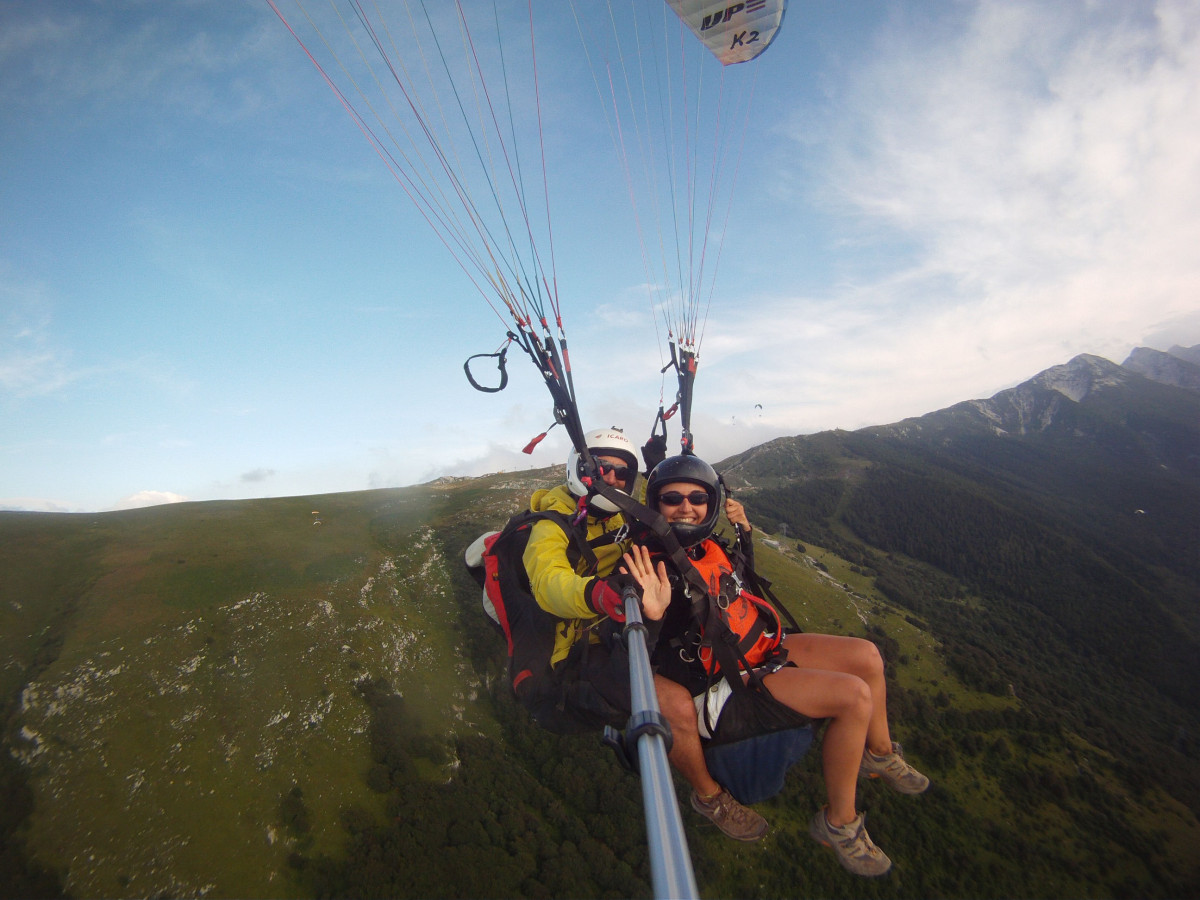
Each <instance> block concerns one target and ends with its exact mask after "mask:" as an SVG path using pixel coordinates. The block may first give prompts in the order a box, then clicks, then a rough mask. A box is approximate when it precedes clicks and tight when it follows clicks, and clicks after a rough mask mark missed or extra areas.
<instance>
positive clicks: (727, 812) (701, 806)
mask: <svg viewBox="0 0 1200 900" xmlns="http://www.w3.org/2000/svg"><path fill="white" fill-rule="evenodd" d="M692 809H694V810H695V811H696V812H698V813H700V815H702V816H704V817H705V818H706V819H709V820H711V821H712V823H713V824H714V825H716V826H717V827H718V828H720V829H721V830H722V831H723V832H725V834H727V835H728V836H729V837H731V838H733V839H734V840H735V841H757V840H758V839H759V838H761V837H762V836H763V835H764V834H766V833H767V820H766V819H764V818H763V817H762V816H760V815H759V814H758V813H756V812H755V811H754V810H752V809H750V808H749V807H748V806H742V804H740V803H738V802H737V801H736V800H734V799H733V795H732V794H730V793H729V791H727V790H725V788H721V792H720V793H719V794H717V795H716V796H715V797H713V798H711V799H709V800H702V799H701V798H700V795H699V794H698V793H696V792H695V791H694V790H693V791H692Z"/></svg>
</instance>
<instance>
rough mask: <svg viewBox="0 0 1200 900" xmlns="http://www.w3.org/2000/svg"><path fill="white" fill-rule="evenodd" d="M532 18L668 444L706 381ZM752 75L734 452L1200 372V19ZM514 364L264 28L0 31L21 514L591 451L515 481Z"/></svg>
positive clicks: (385, 477) (588, 236) (724, 325)
mask: <svg viewBox="0 0 1200 900" xmlns="http://www.w3.org/2000/svg"><path fill="white" fill-rule="evenodd" d="M477 5H478V4H476V3H469V4H467V6H468V11H469V12H471V13H472V14H473V12H474V8H475V7H476V6H477ZM533 6H534V7H535V8H534V14H535V19H536V20H537V22H538V45H537V54H538V57H537V61H538V68H539V74H540V90H541V92H542V96H541V100H542V102H543V104H544V118H543V127H542V138H543V139H544V145H545V147H546V158H547V175H548V186H547V192H548V195H549V203H550V209H551V217H552V221H553V233H554V244H555V260H556V261H555V271H556V276H557V282H558V286H559V296H560V299H561V304H562V310H563V316H564V324H565V327H566V332H567V334H568V336H569V338H570V342H571V348H572V359H573V361H574V364H575V377H576V383H577V387H578V390H579V395H580V404H581V409H582V415H583V419H584V422H585V425H610V424H617V425H622V426H624V427H625V428H626V429H627V430H628V431H629V432H630V433H631V434H632V435H633V436H634V437H635V438H636V439H637V440H638V441H639V442H640V441H641V440H642V439H643V438H644V436H645V434H646V433H647V432H648V431H649V427H650V424H651V421H652V419H653V416H654V411H655V410H656V409H657V407H658V403H659V397H660V392H661V391H663V390H664V389H665V390H666V392H667V394H668V398H667V400H668V403H669V402H670V397H669V394H670V393H672V392H673V387H672V385H670V384H667V385H666V386H665V388H664V386H663V382H662V379H661V377H660V375H659V368H660V367H661V364H662V356H661V354H662V353H663V352H664V350H663V346H662V338H661V333H659V332H658V331H656V328H655V325H654V319H655V316H654V311H653V310H652V308H651V306H652V301H651V300H650V299H648V292H647V289H646V284H647V281H648V278H649V276H648V275H647V272H646V269H645V267H644V266H643V263H642V251H641V249H640V245H639V242H638V239H637V233H638V230H639V226H638V224H637V223H638V220H637V219H636V218H635V217H634V213H633V208H632V207H633V204H632V203H631V202H630V192H629V190H628V189H627V186H626V183H625V179H624V177H623V169H622V165H621V163H620V162H619V160H618V158H617V154H616V151H615V149H614V147H613V144H612V141H611V140H610V139H609V130H608V125H607V124H606V123H605V113H604V112H603V110H602V108H601V101H600V100H599V99H598V97H597V89H596V86H595V85H594V84H593V83H592V81H591V79H590V77H587V73H586V71H584V70H583V69H582V68H581V54H580V50H579V47H580V38H579V35H578V33H577V31H576V26H575V24H574V23H573V22H572V21H571V19H570V8H569V6H568V4H566V3H560V2H557V0H556V2H553V3H551V2H547V0H535V2H534V4H533ZM311 7H312V9H313V10H314V12H316V11H318V10H321V9H324V7H320V6H319V5H318V4H316V3H313V4H311ZM501 7H502V9H501V12H502V15H503V16H504V17H505V20H506V21H508V20H511V19H513V17H514V16H519V15H524V16H527V15H528V10H527V8H526V7H525V6H524V5H523V4H522V3H515V4H513V3H509V2H503V3H501ZM280 8H281V10H283V12H284V14H285V16H286V17H287V18H288V20H289V21H291V22H293V24H296V22H297V20H299V21H300V22H302V21H303V18H302V16H301V14H300V13H299V11H298V10H297V8H296V6H295V5H293V4H292V2H291V0H288V2H286V3H284V2H281V3H280ZM388 8H389V9H391V10H393V11H394V12H395V13H396V17H397V18H399V17H400V16H401V15H402V6H401V5H400V4H393V5H391V6H389V7H388ZM488 8H489V9H490V4H489V6H488ZM446 9H447V7H445V6H443V11H445V10H446ZM322 14H323V13H322ZM390 16H391V13H389V17H390ZM298 30H299V29H298ZM310 36H311V33H310ZM484 52H485V53H486V50H485V51H484ZM506 52H512V53H514V54H515V53H517V47H516V46H515V45H514V46H513V47H510V48H507V50H506ZM750 66H757V67H758V71H757V72H756V73H755V81H754V84H755V87H754V90H755V97H754V104H753V108H752V112H751V115H750V116H749V118H748V119H747V120H746V122H745V127H744V137H743V131H742V130H738V131H736V132H734V133H735V134H736V136H737V137H738V140H739V141H740V140H743V139H744V145H742V146H743V149H742V153H741V157H740V159H741V162H740V163H739V165H738V174H737V181H736V185H737V196H736V199H735V201H734V202H733V203H731V204H730V206H729V211H728V217H727V218H725V217H724V215H722V216H720V217H719V224H718V225H717V226H715V228H714V233H716V234H719V233H723V235H724V241H723V244H722V249H721V256H720V266H719V268H718V269H717V275H716V281H715V287H714V289H713V292H712V300H711V306H710V308H709V310H708V316H707V321H706V324H705V327H704V331H703V341H702V344H701V348H700V358H701V368H700V373H699V377H698V380H697V387H696V391H697V394H696V407H695V421H694V430H695V432H696V442H697V450H698V451H699V452H700V453H701V455H704V456H706V457H708V458H710V459H713V460H719V459H721V458H723V457H724V456H727V455H729V454H730V453H733V452H736V451H738V450H741V449H745V448H746V447H748V446H751V445H753V444H756V443H760V442H762V441H764V440H767V439H769V438H772V437H776V436H779V435H784V434H797V433H808V432H814V431H821V430H826V429H831V428H858V427H862V426H865V425H871V424H882V423H886V422H893V421H897V420H899V419H902V418H905V417H907V416H914V415H921V414H923V413H926V412H930V411H933V410H935V409H940V408H943V407H945V406H949V405H951V404H953V403H956V402H958V401H960V400H966V399H970V398H975V397H985V396H990V395H992V394H994V393H995V392H997V391H999V390H1001V389H1003V388H1005V387H1009V386H1011V385H1013V384H1016V383H1018V382H1020V381H1023V380H1025V379H1027V378H1029V377H1031V376H1032V375H1034V374H1036V373H1037V372H1039V371H1041V370H1042V369H1045V368H1047V367H1049V366H1052V365H1057V364H1059V363H1062V362H1065V361H1067V360H1068V359H1070V358H1071V357H1072V356H1074V355H1076V354H1078V353H1095V354H1098V355H1101V356H1105V357H1107V358H1109V359H1112V360H1114V361H1116V362H1121V361H1123V360H1124V358H1125V356H1126V355H1127V354H1128V352H1129V351H1130V349H1132V348H1133V347H1135V346H1151V347H1156V348H1159V349H1164V350H1165V349H1167V348H1169V347H1170V346H1171V345H1173V344H1182V345H1185V346H1190V345H1193V344H1196V343H1200V302H1198V298H1200V254H1198V253H1197V252H1196V247H1198V246H1200V216H1198V215H1197V213H1196V210H1198V209H1200V96H1198V94H1200V7H1197V6H1196V4H1195V3H1192V2H1148V0H1147V2H1137V3H1101V4H1097V3H1083V2H1081V3H1074V2H1068V0H1063V2H1056V3H1053V4H1046V3H1041V2H1030V3H1021V2H1010V3H974V2H954V3H949V2H947V3H936V2H930V3H922V4H900V3H895V4H891V3H875V2H869V3H868V2H861V3H855V2H849V3H838V4H824V3H822V4H817V3H808V2H798V0H792V2H791V3H790V4H789V6H788V12H787V17H786V20H785V23H784V28H783V29H782V30H781V31H780V34H779V36H778V37H777V39H776V42H775V43H774V45H773V46H772V47H771V48H770V49H769V50H768V51H767V52H766V53H765V54H763V56H762V57H760V58H759V59H758V60H756V61H755V62H753V63H749V64H746V65H744V66H741V67H737V68H739V69H748V68H749V67H750ZM519 124H520V125H521V128H522V129H524V133H523V134H522V135H521V137H522V138H528V139H530V140H533V141H536V139H537V133H536V129H531V128H528V127H527V123H526V122H521V123H519ZM530 146H536V144H533V145H530ZM642 214H643V215H644V214H645V209H644V208H643V209H642ZM642 230H646V229H645V222H643V228H642ZM709 271H710V272H711V268H710V269H709ZM503 337H504V326H503V325H502V323H501V321H500V319H499V318H498V317H497V316H496V315H495V314H494V313H493V312H492V311H491V310H490V309H489V308H488V305H487V303H486V302H485V301H484V299H483V298H482V297H481V295H480V293H479V292H478V291H477V290H476V289H475V288H474V287H473V286H472V284H471V282H470V280H469V279H468V278H467V276H466V275H465V273H464V271H463V270H462V269H461V268H460V267H459V266H458V265H457V264H456V263H455V262H454V260H453V259H452V258H451V257H450V255H449V253H448V252H447V251H446V249H445V248H444V247H443V246H442V245H441V243H440V242H439V240H438V239H437V237H436V236H435V235H434V233H433V231H432V229H431V228H430V227H429V226H428V225H427V224H426V223H425V222H424V221H423V220H422V219H421V217H420V216H419V215H418V214H417V213H416V211H415V207H414V205H413V203H412V202H411V201H410V199H409V198H408V197H407V196H406V195H405V193H404V191H403V190H401V189H400V187H399V186H398V184H397V182H396V181H395V179H394V178H393V177H392V175H391V174H390V173H389V171H388V169H387V167H386V166H384V165H383V163H382V162H381V161H380V159H379V158H378V156H376V154H375V152H374V150H373V149H372V148H371V146H370V145H369V144H368V143H367V141H366V140H364V138H363V136H362V135H361V134H360V133H359V131H358V129H357V128H356V127H355V125H354V124H353V122H352V121H351V120H350V118H349V117H348V116H347V114H346V113H345V111H344V110H343V109H342V108H341V107H340V106H339V105H338V103H337V101H336V100H335V98H334V97H333V95H332V93H331V92H330V90H329V89H328V87H327V86H326V85H325V84H324V83H323V82H322V80H321V78H320V76H319V75H318V74H317V72H316V71H315V69H314V68H313V66H312V64H311V63H310V62H309V61H308V59H307V58H306V57H305V55H304V53H303V52H302V51H301V49H300V48H299V46H298V45H297V43H296V41H295V40H294V39H293V38H292V37H291V36H290V35H289V34H288V32H287V30H286V29H285V28H284V27H283V25H282V24H281V22H280V20H279V19H278V18H277V17H276V15H275V13H274V12H273V11H272V10H271V8H270V7H269V6H268V5H267V4H266V3H265V2H242V3H233V2H229V3H189V2H172V3H170V4H162V3H157V2H106V3H84V2H54V0H48V2H40V3H26V2H0V508H18V509H38V510H61V511H96V510H106V509H115V508H125V507H130V506H137V505H144V504H146V503H151V502H165V501H169V500H177V499H190V500H210V499H225V498H229V499H238V498H249V497H265V496H288V495H302V494H318V493H327V492H334V491H344V490H359V489H366V488H377V487H389V486H396V485H403V484H411V483H416V482H421V481H425V480H428V479H431V478H435V477H438V476H440V475H445V474H480V473H483V472H490V471H497V470H500V469H511V468H514V467H525V466H530V465H537V466H541V465H548V464H551V463H557V462H559V461H560V460H563V459H565V456H566V451H567V445H566V439H565V436H564V435H563V434H562V433H561V429H555V430H554V431H553V432H551V436H550V437H549V438H547V440H546V441H545V442H544V443H543V444H542V446H541V447H540V448H539V450H538V451H537V452H536V453H535V454H534V455H533V456H532V457H527V456H524V455H522V454H521V453H520V448H521V447H522V446H524V444H525V443H526V442H527V441H528V440H529V439H530V438H531V437H532V436H533V435H535V434H537V433H539V432H541V431H542V430H544V429H545V428H546V426H547V425H549V424H550V421H551V408H550V403H549V399H548V395H547V394H546V391H545V389H544V387H543V386H542V384H541V382H540V379H539V377H538V376H537V374H536V373H535V372H534V371H533V369H532V367H531V366H530V365H529V364H528V363H527V362H526V361H525V360H523V359H521V358H519V357H518V356H517V354H516V353H515V352H514V353H513V354H510V373H511V382H510V386H509V388H508V389H507V390H505V391H504V392H503V393H499V394H490V395H485V394H480V393H477V392H475V391H473V390H472V389H471V388H470V386H469V385H468V384H467V382H466V380H465V378H464V377H463V373H462V362H463V360H464V359H465V358H466V357H467V356H469V355H470V354H472V353H481V352H490V351H492V350H494V349H496V347H497V346H498V345H499V344H500V342H501V340H502V339H503ZM674 435H675V432H674V431H672V436H673V437H674Z"/></svg>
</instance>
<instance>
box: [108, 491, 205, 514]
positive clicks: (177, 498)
mask: <svg viewBox="0 0 1200 900" xmlns="http://www.w3.org/2000/svg"><path fill="white" fill-rule="evenodd" d="M187 501H188V498H187V497H184V496H183V495H181V494H175V493H172V492H171V491H138V492H137V493H136V494H131V495H129V496H128V497H126V498H125V499H124V500H121V501H119V502H118V503H117V505H116V506H114V507H112V508H113V509H114V510H118V509H142V508H143V507H146V506H161V505H163V504H164V503H186V502H187Z"/></svg>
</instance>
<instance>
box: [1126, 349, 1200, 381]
mask: <svg viewBox="0 0 1200 900" xmlns="http://www.w3.org/2000/svg"><path fill="white" fill-rule="evenodd" d="M1122 367H1123V368H1125V369H1129V370H1130V371H1132V372H1137V373H1138V374H1139V375H1141V376H1142V377H1144V378H1149V379H1150V380H1151V381H1157V382H1159V383H1160V384H1169V385H1172V386H1173V387H1181V388H1187V389H1188V390H1192V391H1200V345H1197V346H1195V347H1178V346H1176V347H1172V348H1171V349H1170V350H1169V351H1167V352H1166V353H1163V352H1162V351H1161V350H1152V349H1150V348H1149V347H1136V348H1134V350H1133V352H1132V353H1130V354H1129V358H1128V359H1127V360H1125V362H1124V363H1123V364H1122Z"/></svg>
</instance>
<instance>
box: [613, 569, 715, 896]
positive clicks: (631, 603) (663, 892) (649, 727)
mask: <svg viewBox="0 0 1200 900" xmlns="http://www.w3.org/2000/svg"><path fill="white" fill-rule="evenodd" d="M622 599H623V600H624V601H625V632H624V634H625V641H626V644H627V645H628V647H629V681H630V686H631V689H632V692H631V698H630V699H631V706H630V709H631V710H632V712H633V714H632V715H631V716H630V718H629V724H628V726H627V727H626V730H625V742H626V746H629V745H630V744H632V743H633V742H636V744H637V755H638V771H639V772H640V773H641V776H642V805H643V806H644V807H645V812H646V836H647V839H648V843H649V849H650V874H651V876H652V880H653V882H654V896H655V897H699V896H700V894H699V891H697V889H696V876H695V874H694V873H693V871H692V857H691V854H690V853H689V852H688V845H687V837H686V836H685V835H684V833H683V819H682V818H680V815H679V802H678V800H677V799H676V797H675V785H674V783H673V782H672V781H671V770H670V767H669V766H668V765H667V753H668V752H669V751H670V739H671V728H670V726H669V725H668V724H667V720H666V719H664V718H663V716H662V713H661V712H659V709H658V697H657V695H656V694H655V692H654V674H653V673H652V672H651V670H650V654H649V652H648V651H647V649H646V626H645V623H644V622H643V621H642V607H641V601H640V600H639V599H638V595H637V591H636V590H635V589H634V588H632V587H626V588H625V590H624V592H623V595H622Z"/></svg>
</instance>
